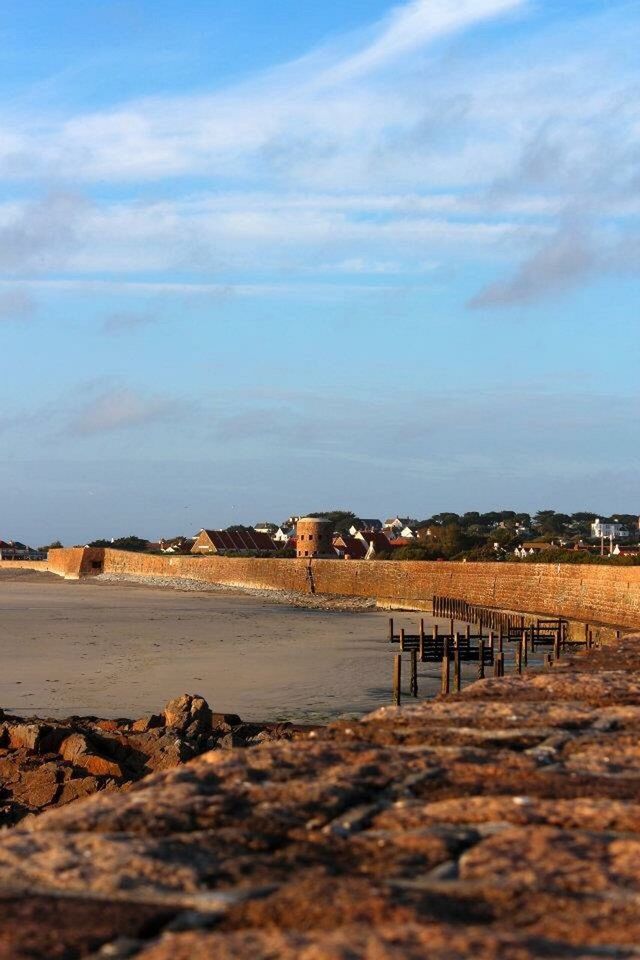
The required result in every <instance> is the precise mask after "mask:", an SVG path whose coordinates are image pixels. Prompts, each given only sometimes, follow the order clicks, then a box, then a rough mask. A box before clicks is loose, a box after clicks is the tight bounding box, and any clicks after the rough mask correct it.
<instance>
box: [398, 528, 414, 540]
mask: <svg viewBox="0 0 640 960" xmlns="http://www.w3.org/2000/svg"><path fill="white" fill-rule="evenodd" d="M400 536H401V537H403V538H404V539H405V540H415V539H416V537H417V532H416V531H415V530H414V529H413V527H408V526H406V527H403V528H402V530H401V531H400Z"/></svg>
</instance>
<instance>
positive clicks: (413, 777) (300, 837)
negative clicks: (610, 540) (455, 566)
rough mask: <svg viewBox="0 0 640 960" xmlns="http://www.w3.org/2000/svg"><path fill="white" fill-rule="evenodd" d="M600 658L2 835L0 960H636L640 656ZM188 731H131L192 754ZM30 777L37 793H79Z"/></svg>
mask: <svg viewBox="0 0 640 960" xmlns="http://www.w3.org/2000/svg"><path fill="white" fill-rule="evenodd" d="M616 650H617V653H618V655H619V661H618V662H619V664H621V665H622V668H621V669H615V670H612V669H611V655H610V654H607V653H606V651H598V650H596V651H593V652H592V653H591V654H590V655H588V656H586V657H585V656H576V657H575V658H570V657H569V658H565V660H564V661H563V662H562V665H561V666H560V667H558V668H556V669H554V670H552V671H548V672H545V673H544V674H537V675H536V674H529V675H524V676H523V677H521V678H513V677H507V678H505V679H502V680H486V681H482V682H479V683H477V684H475V685H474V686H472V687H470V688H468V689H467V690H465V691H464V693H463V694H461V695H459V696H457V697H451V698H448V699H447V700H442V699H441V700H438V701H436V702H433V703H422V704H418V705H416V706H415V707H411V708H406V709H401V710H397V709H393V708H385V709H383V710H379V711H377V712H376V713H375V714H372V715H371V716H369V717H367V718H365V719H364V720H363V721H362V722H360V723H336V724H333V725H332V726H330V727H327V728H325V729H318V730H314V731H309V732H306V733H305V732H299V733H298V734H297V735H296V737H295V738H294V739H275V740H273V739H268V738H267V739H262V740H259V741H258V742H256V743H255V745H254V746H251V747H249V748H248V749H221V747H222V746H223V744H222V741H220V742H218V744H217V749H210V750H207V751H206V752H204V753H203V754H202V755H201V756H197V757H195V758H193V759H191V760H190V761H189V762H186V763H181V764H180V765H175V764H173V765H170V766H169V765H168V766H167V768H165V769H158V770H156V772H154V773H151V774H150V775H148V776H146V777H144V778H142V779H138V780H137V781H136V782H132V783H129V784H128V785H127V786H126V789H122V788H121V787H119V788H118V789H116V790H115V791H113V792H105V791H102V792H98V793H96V794H94V795H93V796H91V797H89V798H88V799H84V800H79V801H77V802H73V803H68V804H67V805H66V806H58V807H56V808H55V809H50V810H49V811H48V812H45V813H43V814H41V815H40V816H37V817H31V818H28V819H26V820H24V821H23V822H22V823H20V824H18V825H17V826H15V827H13V828H12V829H10V830H6V831H4V832H3V833H0V898H2V897H3V898H4V901H3V902H4V903H5V904H6V905H7V910H5V911H4V914H5V915H4V916H3V912H2V911H1V910H0V960H5V958H7V960H8V958H9V957H11V960H26V958H29V960H44V958H57V957H59V958H61V960H98V958H106V957H110V958H115V960H125V958H132V957H136V958H140V960H169V958H171V960H205V958H206V960H226V958H234V960H235V958H252V960H276V958H285V960H286V958H288V957H291V958H294V957H296V958H303V960H326V958H329V960H332V958H335V960H357V958H365V960H386V958H389V960H392V958H393V960H405V958H410V960H413V958H416V960H417V958H434V960H445V958H446V960H452V958H453V960H457V958H463V957H465V958H466V957H469V958H480V960H484V958H486V960H490V958H504V960H529V958H534V957H536V958H537V957H545V958H553V960H571V958H573V960H582V958H584V960H586V958H597V957H602V958H605V957H607V958H619V960H627V958H629V960H631V958H632V957H636V958H640V949H639V947H638V945H639V944H640V747H638V744H639V743H640V638H638V639H636V638H627V639H625V640H624V641H619V642H618V643H617V645H616ZM207 711H208V708H207V707H206V705H203V704H201V703H199V702H197V701H194V700H193V699H192V700H189V699H186V700H185V699H180V700H178V701H176V702H175V703H174V704H173V705H170V706H169V708H168V709H167V711H166V712H165V714H163V715H162V716H160V715H159V716H157V717H153V718H146V719H144V720H143V721H141V722H139V723H138V724H137V728H138V729H137V730H136V731H133V730H132V731H131V733H132V734H134V735H135V736H138V735H141V736H151V737H156V738H158V740H162V738H163V737H166V736H167V735H168V734H167V733H166V730H167V729H168V728H167V723H168V722H169V718H171V719H170V723H171V727H170V729H171V731H172V733H171V735H172V736H173V735H174V734H178V733H179V732H180V731H182V732H183V733H184V732H186V731H191V734H190V735H191V736H197V737H202V736H203V735H204V731H205V730H208V725H209V723H211V722H213V723H215V720H213V721H212V720H211V718H210V716H209V713H207ZM99 729H100V730H102V733H103V734H104V735H105V736H106V735H107V734H110V735H111V736H112V737H114V738H115V742H116V743H118V742H119V741H118V739H117V738H118V736H119V735H120V733H119V731H118V730H108V729H103V728H99ZM19 735H20V736H24V737H25V738H26V739H29V738H31V740H33V742H34V743H39V742H42V743H43V744H44V743H48V744H51V742H52V741H51V737H52V735H53V734H52V731H51V730H47V731H44V732H43V731H40V733H39V734H38V736H36V737H35V739H34V737H33V736H32V734H31V733H30V732H24V734H23V733H20V734H19ZM70 735H71V734H70V733H69V731H67V732H66V733H65V737H67V738H68V737H69V736H70ZM225 735H226V734H225ZM96 736H98V732H97V730H93V732H91V731H89V733H88V735H87V739H86V747H85V744H84V743H83V742H82V741H80V740H77V739H75V740H72V742H71V744H70V745H69V746H68V748H66V747H65V748H64V749H65V750H67V749H68V751H69V755H71V752H72V751H73V750H75V748H76V747H77V748H78V753H77V757H82V756H84V755H85V753H86V748H87V747H90V741H92V738H95V737H96ZM54 739H55V738H54ZM63 742H64V738H63V739H62V740H60V744H62V743H63ZM60 744H59V746H60ZM110 756H111V758H112V759H113V760H114V762H118V763H120V762H122V760H121V758H120V757H119V754H118V753H117V750H115V748H114V752H113V754H112V755H110ZM35 758H36V755H35V754H34V759H35ZM42 759H44V758H42ZM107 759H109V757H107ZM5 760H6V758H5V759H4V760H3V759H2V758H1V757H0V770H1V769H2V764H3V763H5ZM40 770H41V771H42V773H41V774H40V780H37V781H36V780H35V779H34V781H33V790H34V792H36V791H41V792H42V795H43V796H45V795H47V791H49V792H51V790H52V789H54V788H55V789H56V790H59V789H60V787H61V786H62V787H64V788H70V787H71V785H72V784H74V783H76V782H77V783H80V782H82V781H81V778H78V780H77V781H76V780H74V779H70V780H68V781H66V780H65V781H64V783H63V784H60V783H59V782H58V779H57V778H58V776H59V772H58V768H57V767H56V765H55V764H51V763H50V761H46V762H45V763H44V764H43V763H41V764H40ZM32 772H34V776H35V772H36V767H35V766H34V768H33V771H32ZM84 779H86V771H85V777H84ZM27 792H28V791H27ZM25 802H28V801H27V800H25ZM10 916H15V917H18V918H19V922H18V923H14V922H10ZM3 951H4V952H3Z"/></svg>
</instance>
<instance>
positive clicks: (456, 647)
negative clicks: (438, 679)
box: [453, 634, 462, 693]
mask: <svg viewBox="0 0 640 960" xmlns="http://www.w3.org/2000/svg"><path fill="white" fill-rule="evenodd" d="M461 687H462V678H461V676H460V643H459V637H458V634H456V638H455V640H454V643H453V688H454V690H455V691H456V693H460V688H461Z"/></svg>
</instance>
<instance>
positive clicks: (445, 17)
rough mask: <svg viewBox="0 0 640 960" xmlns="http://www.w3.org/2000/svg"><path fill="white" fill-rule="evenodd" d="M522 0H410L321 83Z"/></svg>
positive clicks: (390, 59) (362, 70)
mask: <svg viewBox="0 0 640 960" xmlns="http://www.w3.org/2000/svg"><path fill="white" fill-rule="evenodd" d="M524 2H525V0H456V2H452V0H412V2H411V3H408V4H404V5H402V6H397V7H396V8H395V9H394V10H393V11H392V12H391V14H390V15H389V16H388V17H386V18H385V19H384V21H382V23H380V24H379V25H378V26H377V27H374V28H373V30H372V33H373V35H374V37H373V39H372V41H371V42H370V43H369V44H368V46H365V47H364V49H362V50H359V51H357V52H356V53H354V54H352V55H351V56H347V57H346V58H345V59H344V60H342V61H340V62H338V63H336V64H334V65H333V66H331V67H329V68H328V69H327V70H326V71H325V72H323V73H322V74H321V76H320V81H321V82H324V83H345V82H350V81H353V80H356V79H359V78H360V77H362V76H364V75H366V74H368V73H371V72H372V71H377V70H380V69H381V68H383V67H385V66H387V65H388V64H389V63H394V62H395V61H397V60H398V58H399V57H405V56H407V54H410V53H413V52H414V51H415V50H419V49H420V48H421V47H424V46H425V45H426V44H428V43H431V42H433V41H434V40H437V39H439V38H440V37H443V36H447V35H450V34H453V33H457V32H458V31H461V30H464V29H467V28H468V27H470V26H473V25H475V24H477V23H481V22H482V21H484V20H489V19H492V18H494V17H498V16H501V15H504V14H505V13H508V12H510V11H512V10H516V9H518V8H519V7H520V8H521V7H523V6H524Z"/></svg>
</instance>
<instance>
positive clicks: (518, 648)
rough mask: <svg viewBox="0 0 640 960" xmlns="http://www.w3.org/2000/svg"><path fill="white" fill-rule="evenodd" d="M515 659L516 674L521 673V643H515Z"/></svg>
mask: <svg viewBox="0 0 640 960" xmlns="http://www.w3.org/2000/svg"><path fill="white" fill-rule="evenodd" d="M515 657H516V673H522V644H521V643H516V649H515Z"/></svg>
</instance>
